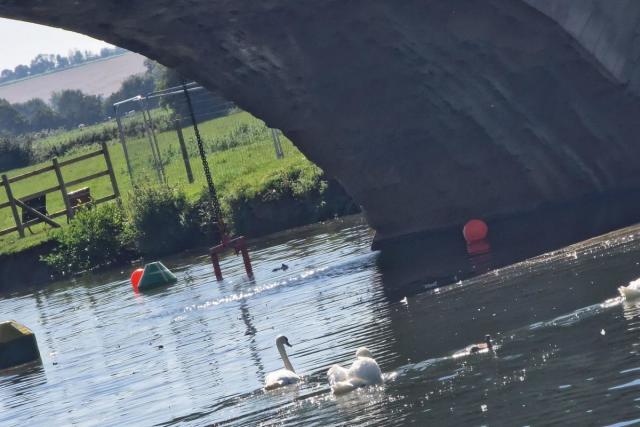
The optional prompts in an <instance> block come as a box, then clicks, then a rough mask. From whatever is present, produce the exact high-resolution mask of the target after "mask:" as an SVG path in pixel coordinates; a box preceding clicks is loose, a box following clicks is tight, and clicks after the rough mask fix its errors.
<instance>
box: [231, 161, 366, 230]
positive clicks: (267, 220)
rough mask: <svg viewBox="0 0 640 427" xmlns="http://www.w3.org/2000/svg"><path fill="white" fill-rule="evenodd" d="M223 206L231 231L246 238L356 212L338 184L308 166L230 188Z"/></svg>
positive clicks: (356, 209)
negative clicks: (231, 227)
mask: <svg viewBox="0 0 640 427" xmlns="http://www.w3.org/2000/svg"><path fill="white" fill-rule="evenodd" d="M224 206H225V210H226V216H227V217H229V218H230V219H231V221H232V223H233V229H234V231H235V232H236V233H237V234H244V235H248V236H261V235H265V234H268V233H273V232H276V231H280V230H285V229H287V228H291V227H295V226H300V225H304V224H310V223H313V222H318V221H325V220H327V219H331V218H334V217H336V216H342V215H348V214H353V213H357V212H359V208H358V206H357V205H356V204H355V203H354V202H353V200H352V199H351V197H349V195H348V194H347V193H346V192H345V191H344V189H343V188H342V187H341V186H340V184H338V183H337V182H336V181H331V180H329V181H327V180H326V179H325V177H324V176H323V173H322V170H320V168H318V167H316V166H311V165H308V166H297V165H296V166H293V167H290V168H287V169H281V170H277V171H274V172H272V173H270V174H269V175H267V176H266V177H264V178H263V180H262V181H261V182H257V183H247V182H240V183H237V184H234V185H233V186H232V187H231V188H230V189H229V191H227V194H226V196H225V198H224Z"/></svg>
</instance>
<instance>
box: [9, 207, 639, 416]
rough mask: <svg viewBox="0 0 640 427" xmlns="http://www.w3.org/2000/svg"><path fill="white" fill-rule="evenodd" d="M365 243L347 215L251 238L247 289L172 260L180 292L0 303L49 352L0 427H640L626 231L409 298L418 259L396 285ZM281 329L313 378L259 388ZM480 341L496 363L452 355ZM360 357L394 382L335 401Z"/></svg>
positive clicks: (96, 286) (116, 288) (120, 283)
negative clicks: (368, 354) (368, 356)
mask: <svg viewBox="0 0 640 427" xmlns="http://www.w3.org/2000/svg"><path fill="white" fill-rule="evenodd" d="M371 239H372V234H371V231H370V230H369V229H368V228H367V227H366V226H365V225H364V223H363V222H362V221H361V220H359V219H349V220H346V221H339V222H335V223H331V224H325V225H318V226H313V227H309V228H305V229H301V230H296V231H293V232H290V233H285V234H282V235H279V236H274V237H271V238H269V239H264V240H261V241H258V242H256V243H255V244H254V245H253V246H252V256H253V259H254V266H255V271H256V279H255V280H253V281H250V280H248V279H246V278H245V277H244V274H243V271H242V263H241V260H240V259H239V258H236V257H234V256H229V257H227V258H226V259H224V260H223V271H224V273H225V275H226V278H227V279H226V280H225V281H223V282H222V283H217V282H216V281H215V279H214V277H213V271H212V268H211V266H210V265H209V263H208V261H207V259H206V258H205V257H203V256H185V257H179V258H173V259H169V260H166V264H167V265H168V266H169V267H170V268H171V269H172V270H173V271H175V272H176V274H177V276H178V277H179V279H180V280H179V282H178V284H176V285H174V286H171V287H169V288H166V289H163V290H160V291H156V292H154V293H150V294H143V295H134V294H133V292H132V291H131V287H130V285H129V283H128V278H127V276H128V271H127V272H122V271H120V270H116V271H111V272H108V273H103V274H97V275H88V276H84V277H81V278H77V279H74V280H71V281H68V282H63V283H58V284H55V285H52V286H49V287H45V288H42V289H39V290H35V291H29V292H15V293H12V294H7V295H0V318H12V319H16V320H18V321H20V322H22V323H24V324H26V325H27V326H29V327H30V328H31V329H32V330H33V331H34V332H35V333H36V335H37V339H38V343H39V346H40V351H41V353H42V365H39V366H35V367H31V368H29V369H27V370H23V371H19V372H10V373H5V374H0V425H3V426H4V425H8V426H25V425H30V426H33V425H47V426H50V425H124V424H133V425H174V424H182V425H184V424H186V425H209V424H222V425H251V426H252V425H280V424H285V425H323V426H328V425H384V426H389V425H407V424H416V425H426V424H427V423H430V424H458V425H460V424H473V425H480V424H486V425H502V424H507V425H525V424H552V423H575V424H582V425H592V424H593V425H610V424H613V425H620V426H622V425H629V424H632V423H640V354H639V351H640V305H634V304H630V303H628V302H623V301H621V300H620V299H619V298H617V297H616V295H617V294H616V287H617V286H620V285H622V284H626V283H627V282H628V281H630V280H632V279H635V278H637V277H639V276H640V265H639V262H640V242H639V241H638V240H637V239H638V236H637V235H634V234H633V233H632V231H629V230H627V231H625V232H618V233H614V234H611V235H608V236H606V237H604V238H601V239H596V240H592V241H589V242H584V243H582V244H580V245H576V246H574V247H570V248H568V249H565V250H560V251H556V252H552V253H549V254H547V255H544V256H541V257H538V258H535V259H533V260H529V261H526V262H522V263H519V264H516V265H513V266H509V267H505V268H501V269H498V270H494V271H490V272H489V273H487V274H485V275H482V276H478V277H475V278H472V279H468V280H458V281H456V279H453V280H451V281H450V282H451V283H444V282H443V281H442V280H440V282H432V281H430V280H427V279H425V280H424V282H418V286H417V287H416V286H415V283H413V286H412V287H411V289H412V291H411V292H410V293H409V292H407V295H406V296H407V298H406V300H405V299H403V297H404V296H405V294H403V288H402V287H401V286H398V284H397V283H395V281H396V280H397V278H398V277H402V276H403V275H406V276H411V277H415V271H422V270H423V269H424V270H427V269H428V266H426V265H423V263H424V256H423V257H421V258H420V260H419V261H416V263H415V265H414V266H413V270H414V271H412V272H411V273H410V272H408V271H407V272H405V271H404V270H401V271H393V272H392V271H390V270H392V269H393V267H392V266H391V267H390V266H388V265H387V263H384V262H382V260H381V255H380V254H379V253H376V252H371V251H370V249H369V248H370V244H371ZM422 255H424V254H422ZM407 256H409V255H407ZM496 256H497V254H496ZM283 262H284V263H286V264H288V265H289V267H290V269H289V270H287V271H286V272H282V271H279V272H273V271H272V269H273V268H274V267H277V266H279V265H280V264H281V263H283ZM470 262H471V263H472V264H473V260H471V261H470ZM406 265H407V264H406V263H404V264H403V267H402V269H407V268H408V267H407V266H406ZM474 268H475V267H474ZM405 273H406V274H405ZM427 276H429V275H428V274H425V277H427ZM392 282H393V283H392ZM407 289H408V288H407ZM280 333H284V334H286V335H287V336H288V338H289V341H290V342H291V343H292V344H293V348H292V349H290V357H291V360H292V362H293V365H294V367H295V368H296V370H297V371H298V372H299V373H301V374H302V375H303V376H304V383H303V384H301V385H299V386H291V387H287V388H284V389H280V390H276V391H271V392H264V391H263V390H262V384H263V382H264V378H265V376H266V375H267V374H268V373H269V372H270V371H273V370H276V369H279V368H280V367H281V365H282V363H281V361H280V359H279V356H278V353H277V351H276V350H275V348H274V345H273V341H274V339H275V337H276V336H277V335H278V334H280ZM487 333H488V334H491V335H492V336H493V337H494V339H495V341H496V344H497V350H496V352H495V353H491V354H487V355H475V356H469V357H453V354H454V353H456V352H457V351H459V350H461V349H463V348H465V347H466V346H467V345H470V344H472V343H474V342H479V341H482V339H483V337H484V335H485V334H487ZM362 345H366V346H368V347H369V348H370V349H371V350H372V352H373V353H374V355H375V356H376V358H377V360H378V362H379V363H380V365H381V367H382V369H383V371H384V372H386V373H387V374H388V376H389V379H388V381H387V382H386V383H385V385H383V386H380V387H373V388H366V389H361V390H358V391H356V392H353V393H351V394H348V395H346V396H341V397H335V396H333V395H332V394H331V392H330V389H329V388H328V385H327V383H326V378H325V372H326V370H327V369H328V367H329V366H330V365H332V364H334V363H342V364H348V363H350V361H351V360H352V358H353V354H354V352H355V349H356V348H357V347H359V346H362Z"/></svg>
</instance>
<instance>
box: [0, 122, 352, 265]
mask: <svg viewBox="0 0 640 427" xmlns="http://www.w3.org/2000/svg"><path fill="white" fill-rule="evenodd" d="M73 132H74V135H66V137H67V138H68V137H75V136H76V135H75V133H77V132H79V131H73ZM200 132H201V134H202V136H203V139H204V143H205V144H204V145H205V149H206V151H207V153H208V155H207V158H208V161H209V164H210V167H211V171H212V174H213V179H214V182H215V184H216V187H217V190H218V193H219V195H220V198H221V201H222V204H223V209H224V212H225V215H226V216H227V221H228V222H230V223H231V224H232V226H234V227H235V229H236V231H237V232H241V233H246V234H249V235H260V234H264V233H266V232H271V231H275V229H278V228H279V229H282V228H286V227H287V226H296V225H300V224H301V223H305V222H312V221H316V220H322V219H326V218H328V217H331V216H333V215H338V214H341V213H343V212H344V213H347V212H349V213H351V212H353V211H354V207H353V205H352V204H351V203H350V200H349V199H348V197H346V195H344V193H343V192H342V191H341V190H340V189H337V187H338V186H336V185H333V186H331V185H329V184H328V183H327V182H326V180H325V179H324V178H323V176H322V171H321V170H320V169H319V168H317V167H316V166H315V165H313V164H312V163H311V162H309V161H308V160H307V159H306V158H305V157H304V156H303V155H302V154H301V153H300V152H299V151H298V150H297V149H296V148H295V147H294V146H293V144H292V143H291V142H290V141H288V140H287V139H286V138H281V140H282V145H283V150H284V154H285V157H284V158H283V159H277V158H276V156H275V153H274V148H273V143H272V140H271V134H270V130H269V129H268V128H267V127H266V126H265V125H264V123H263V122H262V121H260V120H258V119H256V118H255V117H253V116H251V115H250V114H248V113H246V112H238V113H235V114H231V115H228V116H225V117H222V118H218V119H214V120H210V121H207V122H204V123H202V124H201V125H200ZM183 133H184V136H185V139H186V141H187V145H188V146H189V156H190V160H191V165H192V167H193V172H194V177H195V182H194V183H192V184H190V183H188V182H187V176H186V173H185V167H184V163H183V160H182V156H181V154H180V150H179V145H178V141H177V137H176V134H175V132H173V131H166V132H161V133H159V134H158V143H159V146H160V149H161V157H162V160H163V163H164V168H165V172H166V177H167V182H168V184H169V186H171V187H173V188H179V189H180V190H181V191H182V192H183V193H184V194H185V196H186V198H187V200H188V201H189V202H190V203H196V202H197V201H198V200H199V199H200V197H201V194H202V190H203V188H204V187H205V178H204V173H203V170H202V164H201V162H200V160H199V158H198V156H197V149H196V144H195V142H194V134H193V129H192V128H190V127H188V128H184V129H183ZM55 138H58V140H59V139H60V138H65V135H58V136H56V137H55ZM43 143H44V144H55V143H56V141H55V140H48V141H44V142H43ZM128 146H129V153H130V157H131V159H132V166H133V171H134V180H136V182H138V183H141V182H155V181H156V177H155V171H154V170H153V169H151V168H150V167H149V165H150V151H149V145H148V140H147V139H145V138H142V137H139V138H135V139H129V140H128ZM97 148H98V147H97V145H96V146H91V145H89V146H83V147H81V148H77V149H75V150H73V152H72V153H70V154H69V155H66V156H63V157H62V159H65V158H70V157H75V156H77V155H79V154H82V153H83V152H87V151H90V150H94V149H97ZM109 150H110V154H111V158H112V161H113V164H114V169H115V172H116V177H117V181H118V185H119V187H120V191H121V193H122V199H123V202H124V205H125V206H128V205H129V204H130V203H129V202H130V199H131V198H132V196H133V195H134V188H133V185H132V182H131V178H130V177H129V174H128V171H127V167H126V163H125V158H124V153H123V151H122V147H121V146H120V144H118V143H117V142H116V141H112V142H111V143H110V144H109ZM45 164H47V163H46V162H45V163H43V164H39V165H32V166H29V167H27V168H22V169H19V170H13V171H11V172H9V173H8V175H9V176H10V177H11V176H16V175H19V174H23V173H27V172H29V171H31V170H34V169H36V168H39V167H42V166H43V165H45ZM105 167H106V166H105V164H104V160H103V158H102V157H95V158H92V159H89V160H87V161H84V162H81V163H77V164H75V165H74V166H73V167H69V168H65V169H63V175H64V178H65V181H70V180H74V179H77V178H80V177H83V176H87V175H90V174H92V173H95V172H97V171H100V170H104V169H105ZM55 185H57V181H56V177H55V174H54V173H53V172H50V173H46V174H42V175H39V176H38V178H36V179H28V180H25V181H20V182H18V183H16V184H15V185H14V186H12V188H13V191H14V194H15V196H16V197H18V198H20V197H24V196H26V195H28V194H31V193H35V192H37V191H40V190H43V189H45V188H49V187H53V186H55ZM81 186H82V187H84V186H88V187H90V188H91V193H92V195H93V197H94V198H101V197H104V196H107V195H109V194H110V192H111V187H110V182H109V180H108V178H106V177H105V178H99V179H96V180H94V181H90V182H88V183H85V184H82V185H81ZM75 189H76V188H69V189H68V190H69V191H73V190H75ZM4 201H6V194H4V192H3V191H2V192H0V203H2V202H4ZM334 205H335V206H334ZM261 206H262V207H264V209H265V210H264V211H263V208H261ZM47 208H48V210H49V211H50V212H55V211H58V210H61V209H63V201H62V197H61V196H60V195H59V194H56V193H53V194H49V195H47ZM267 210H268V211H269V213H266V211H267ZM278 212H280V213H278ZM283 212H285V213H286V215H282V213H283ZM283 218H284V219H283ZM287 218H288V219H287ZM62 222H64V219H63V220H62ZM257 222H259V223H262V224H263V225H260V224H256V223H257ZM13 225H14V224H13V220H12V217H11V212H10V210H9V209H4V210H1V211H0V229H4V228H8V227H11V226H13ZM65 226H66V225H65ZM32 230H33V231H34V233H35V234H34V235H30V234H29V231H27V236H28V237H27V238H25V239H19V238H18V236H17V234H16V233H14V234H12V235H9V236H3V238H2V240H0V254H8V253H16V252H20V251H22V250H25V249H27V248H29V247H33V246H34V245H38V244H39V243H41V242H43V241H47V240H50V238H51V231H50V229H49V228H48V227H47V226H45V225H37V226H35V227H32Z"/></svg>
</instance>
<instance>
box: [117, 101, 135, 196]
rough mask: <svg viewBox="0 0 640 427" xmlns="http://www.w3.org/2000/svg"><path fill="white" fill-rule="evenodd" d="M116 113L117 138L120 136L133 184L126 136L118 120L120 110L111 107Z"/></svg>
mask: <svg viewBox="0 0 640 427" xmlns="http://www.w3.org/2000/svg"><path fill="white" fill-rule="evenodd" d="M113 109H114V111H115V113H116V123H117V125H118V138H120V144H122V151H124V160H125V161H126V162H127V171H128V172H129V178H130V179H131V184H133V183H134V182H133V172H132V170H131V162H130V161H129V149H128V148H127V138H126V137H125V136H124V130H123V129H122V120H120V111H119V110H118V107H113Z"/></svg>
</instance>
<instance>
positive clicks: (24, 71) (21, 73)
mask: <svg viewBox="0 0 640 427" xmlns="http://www.w3.org/2000/svg"><path fill="white" fill-rule="evenodd" d="M13 74H14V76H15V78H16V79H22V78H24V77H27V76H28V75H29V67H28V66H26V65H22V64H21V65H18V66H17V67H16V68H14V69H13Z"/></svg>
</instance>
